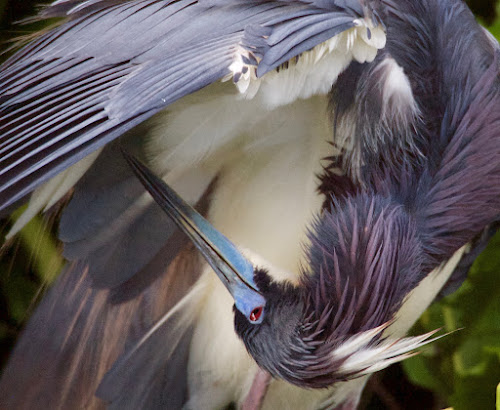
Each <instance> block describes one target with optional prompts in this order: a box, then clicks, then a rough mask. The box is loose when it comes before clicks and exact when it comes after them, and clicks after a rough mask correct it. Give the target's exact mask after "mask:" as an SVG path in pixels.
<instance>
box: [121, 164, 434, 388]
mask: <svg viewBox="0 0 500 410" xmlns="http://www.w3.org/2000/svg"><path fill="white" fill-rule="evenodd" d="M128 159H129V162H130V163H131V165H132V167H133V169H134V170H135V172H136V173H137V175H138V176H139V178H140V179H141V181H142V182H143V183H144V185H145V186H146V188H147V189H148V190H149V192H150V193H151V194H152V195H153V197H154V198H155V200H156V201H157V202H158V203H159V204H160V205H161V206H162V207H163V208H164V210H165V211H166V212H167V213H168V214H169V215H170V216H171V218H172V219H173V220H174V221H175V222H176V224H177V225H178V226H179V228H180V229H181V230H183V231H184V232H185V233H186V234H187V235H188V236H189V237H190V239H191V240H192V241H193V243H194V244H195V246H196V247H197V248H198V249H199V250H200V252H201V253H202V254H203V256H204V257H205V259H206V260H207V262H208V263H209V264H210V265H211V266H212V268H213V269H214V271H215V273H216V274H217V275H218V276H219V278H220V280H221V281H222V282H223V283H224V285H225V286H226V287H227V289H228V290H229V292H230V293H231V295H232V297H233V299H234V312H235V319H234V320H235V330H236V333H237V334H238V336H239V337H240V338H241V340H242V341H243V343H244V344H245V346H246V348H247V350H248V352H249V353H250V354H251V355H252V357H253V358H254V359H255V361H256V362H257V363H258V364H259V366H260V367H262V368H263V369H265V370H267V371H269V373H271V374H272V375H273V376H275V377H279V378H282V379H284V380H286V381H288V382H290V383H293V384H296V385H300V386H305V387H313V388H320V387H326V386H329V385H331V384H333V383H335V382H338V381H344V380H349V379H352V378H356V377H360V376H363V375H365V374H368V373H371V372H374V371H377V370H380V369H382V368H384V367H386V366H388V365H389V364H391V363H393V362H395V361H398V360H402V359H403V358H405V357H408V355H409V354H411V352H413V351H414V350H415V348H417V347H419V346H421V345H422V344H424V343H425V342H426V341H427V339H429V337H430V336H431V335H430V334H428V335H424V336H421V337H416V338H404V339H401V338H399V339H397V338H391V337H390V333H388V332H387V330H388V329H389V327H390V325H391V323H392V322H393V321H394V320H395V315H396V313H397V312H398V309H399V308H400V307H401V305H402V303H403V301H404V300H405V297H406V296H407V295H408V293H409V292H410V291H411V290H412V289H413V287H414V286H415V285H416V284H417V283H418V281H419V280H420V277H419V275H421V273H420V272H421V269H420V258H421V249H420V245H419V239H418V237H417V234H416V226H415V224H414V223H412V222H411V218H410V216H409V215H408V214H407V213H406V212H405V211H404V210H403V209H402V207H401V206H398V205H394V204H393V203H392V202H391V201H390V200H389V199H387V198H384V197H379V196H377V195H369V194H360V195H358V196H354V197H352V198H350V199H349V200H346V201H344V202H335V201H334V202H333V205H332V207H331V209H329V210H324V211H323V213H322V215H321V216H320V217H319V218H318V219H317V221H316V222H315V224H314V226H313V227H312V229H311V232H310V247H309V251H308V260H309V263H308V266H307V267H304V268H303V269H302V270H303V271H302V272H301V275H300V280H299V282H298V283H296V284H292V283H290V282H287V281H275V280H273V279H272V278H273V277H274V275H273V272H272V271H270V268H269V269H266V268H263V267H259V266H256V265H254V263H252V261H251V260H249V259H248V258H247V257H245V256H244V255H243V253H242V252H241V251H240V250H239V249H238V248H237V247H236V246H235V245H233V244H232V243H231V242H230V240H229V239H228V238H226V237H225V236H224V235H222V234H221V233H220V232H218V231H217V230H216V229H215V228H214V227H213V226H212V225H211V224H210V223H209V222H208V221H206V220H205V219H204V218H203V217H202V216H201V215H199V214H198V213H197V212H196V211H195V210H194V209H192V208H191V207H190V206H189V205H188V204H187V203H185V202H184V201H183V200H182V199H181V198H180V197H179V196H178V195H177V194H176V193H175V192H174V191H173V190H172V189H171V188H170V187H168V185H166V184H165V183H164V182H163V181H162V180H161V179H159V178H157V177H156V176H154V175H153V174H152V173H151V172H150V171H149V170H148V169H147V168H146V167H145V166H144V165H142V164H140V163H139V162H138V161H137V160H135V159H134V158H128Z"/></svg>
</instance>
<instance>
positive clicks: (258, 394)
mask: <svg viewBox="0 0 500 410" xmlns="http://www.w3.org/2000/svg"><path fill="white" fill-rule="evenodd" d="M270 381H271V375H270V374H269V373H268V372H266V371H265V370H262V369H258V370H257V373H256V374H255V377H254V379H253V382H252V387H251V388H250V391H249V392H248V395H247V397H245V400H244V401H243V403H242V405H241V410H259V409H260V408H261V407H262V403H263V402H264V397H265V396H266V393H267V388H268V387H269V382H270Z"/></svg>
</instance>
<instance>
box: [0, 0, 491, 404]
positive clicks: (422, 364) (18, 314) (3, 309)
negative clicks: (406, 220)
mask: <svg viewBox="0 0 500 410" xmlns="http://www.w3.org/2000/svg"><path fill="white" fill-rule="evenodd" d="M469 3H470V4H471V6H473V9H474V11H475V12H476V13H477V15H478V16H479V18H480V20H481V21H482V22H486V23H492V24H491V25H489V27H488V28H489V30H490V31H491V32H492V33H493V34H494V35H495V36H496V37H497V38H498V39H500V18H498V17H497V16H498V15H500V8H499V4H500V3H498V2H497V1H496V0H476V1H474V2H473V1H470V2H469ZM37 4H38V0H0V41H1V42H3V43H4V44H5V45H6V46H5V47H2V48H3V49H6V48H7V46H8V44H9V43H8V42H9V41H11V40H12V39H13V38H17V37H19V36H20V35H24V34H28V33H29V32H31V31H33V30H36V29H40V28H42V25H43V23H36V24H35V25H31V26H28V27H26V26H15V25H12V22H13V21H17V20H20V19H22V18H24V17H27V16H30V15H33V13H34V10H35V5H37ZM495 7H496V8H497V14H496V15H495V14H494V13H493V10H494V9H495ZM18 214H19V211H18V212H16V213H15V214H13V215H12V216H11V217H10V218H9V219H4V220H2V221H1V223H0V237H1V238H3V237H4V236H5V234H6V232H7V231H8V228H9V226H10V225H11V224H12V222H13V221H14V220H15V218H16V216H17V215H18ZM55 219H57V215H54V214H52V215H51V217H50V218H47V217H41V216H39V217H37V218H35V219H34V220H33V221H32V222H30V223H29V224H28V225H27V226H26V227H25V228H24V229H23V230H22V231H21V233H20V235H19V236H18V237H17V239H16V240H10V241H7V242H5V243H4V244H3V245H2V246H1V247H0V353H1V355H0V365H2V364H3V363H4V362H5V360H6V359H7V356H8V352H9V351H10V349H11V348H12V346H13V344H14V341H15V339H16V338H17V336H18V334H19V331H20V329H21V328H22V325H23V323H25V322H26V320H27V319H28V317H29V314H30V313H31V312H32V310H33V308H34V307H35V306H36V302H37V301H38V300H39V297H40V296H41V295H42V294H43V290H44V289H45V288H46V286H47V285H48V284H50V283H51V282H52V281H53V280H54V279H55V277H56V276H57V273H58V272H59V271H60V269H61V267H62V264H63V260H62V257H61V256H60V251H61V249H60V245H59V244H58V243H57V241H56V239H55V228H54V227H53V225H54V224H53V223H52V222H53V220H55ZM437 328H442V329H443V331H445V332H448V331H453V330H456V329H462V330H460V331H457V332H454V333H452V334H450V335H448V336H446V337H445V338H443V339H441V340H439V341H438V342H436V343H434V344H432V345H431V346H429V347H428V348H426V349H424V350H423V352H422V354H420V355H418V356H415V357H413V358H411V359H408V360H406V361H405V362H403V365H402V366H403V368H404V370H405V372H406V375H407V377H408V379H409V380H410V381H411V382H412V383H414V385H416V386H421V387H423V388H425V389H428V390H430V391H432V392H434V399H433V400H431V403H433V405H432V407H434V408H439V407H440V406H441V408H442V407H444V406H445V405H448V406H453V408H454V409H455V410H468V409H490V408H491V409H493V408H495V401H496V409H497V410H500V384H499V381H500V233H499V234H497V235H496V237H495V238H493V240H492V241H491V243H490V245H489V246H488V248H487V249H486V250H485V251H484V252H483V254H482V255H481V256H480V257H479V258H478V260H477V261H476V262H475V264H474V266H473V267H472V269H471V272H470V274H469V279H468V280H467V281H466V283H464V285H463V286H462V287H461V288H460V290H459V291H458V292H456V293H455V294H453V295H451V296H449V297H446V298H444V299H443V300H441V301H440V302H439V303H436V304H434V305H433V306H432V307H431V308H430V309H429V310H428V311H427V312H426V313H425V314H424V315H423V316H422V318H421V319H420V321H419V322H418V323H417V325H416V326H415V328H414V330H413V331H414V333H415V334H422V333H426V332H428V331H431V330H434V329H437ZM394 369H396V370H394ZM391 372H392V373H393V374H395V376H394V375H393V376H392V378H391V377H389V378H388V380H389V381H387V380H386V379H387V377H385V376H378V378H380V379H382V377H383V380H384V381H383V384H384V385H385V386H384V387H382V389H383V390H385V393H389V395H391V394H392V395H396V396H397V394H396V393H394V391H395V390H396V388H395V387H394V388H393V385H394V383H395V382H396V379H398V378H400V373H398V372H399V370H398V367H393V370H391V369H389V371H388V374H391ZM386 374H387V373H386ZM410 388H411V386H410ZM411 389H414V391H413V390H412V393H411V394H408V393H407V391H408V390H407V388H406V389H404V390H403V391H404V392H405V393H403V396H405V395H406V396H408V397H411V400H412V401H416V403H413V404H411V405H410V403H408V402H406V403H405V398H406V397H403V399H402V400H401V394H400V397H399V400H383V399H378V400H377V399H375V400H374V399H373V398H372V401H371V402H370V404H368V407H369V408H382V407H390V408H398V407H394V406H395V404H394V403H398V402H401V401H402V403H403V404H400V405H399V406H400V407H399V408H405V409H409V408H427V407H426V406H427V405H423V404H422V403H423V402H419V400H420V399H421V398H422V397H423V395H422V394H423V393H421V392H422V391H421V390H419V389H417V388H416V387H413V388H411ZM378 390H380V389H378ZM373 391H374V392H375V393H374V394H375V395H376V394H377V389H373ZM386 395H387V394H380V396H386ZM495 396H496V397H497V398H496V399H495ZM391 403H392V404H391ZM426 403H428V401H426Z"/></svg>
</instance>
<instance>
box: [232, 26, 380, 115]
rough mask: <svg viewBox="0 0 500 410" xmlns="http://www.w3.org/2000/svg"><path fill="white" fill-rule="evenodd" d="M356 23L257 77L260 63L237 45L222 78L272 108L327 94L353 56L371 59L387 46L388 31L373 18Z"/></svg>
mask: <svg viewBox="0 0 500 410" xmlns="http://www.w3.org/2000/svg"><path fill="white" fill-rule="evenodd" d="M354 24H355V26H354V27H353V28H351V29H349V30H346V31H344V32H342V33H340V34H338V35H337V36H335V37H332V38H331V39H329V40H327V41H325V42H324V43H321V44H319V45H317V46H316V47H314V48H312V49H311V50H309V51H306V52H304V53H302V54H301V55H300V56H298V58H293V59H291V60H290V61H288V63H287V64H286V67H283V68H282V69H280V70H279V71H277V70H273V71H270V72H268V73H266V74H265V75H264V76H263V77H261V78H257V76H256V71H255V70H256V67H257V65H258V63H259V61H258V59H257V58H255V56H253V55H251V54H250V52H249V51H248V50H246V49H245V48H243V47H237V48H236V50H235V53H234V57H233V62H232V64H231V65H230V66H229V70H230V74H228V75H227V76H226V77H225V78H224V79H223V81H227V80H229V79H233V82H234V83H235V85H236V87H237V89H238V92H239V94H240V95H241V98H244V99H253V98H255V97H259V98H261V100H262V101H263V103H264V105H266V106H267V107H268V108H269V109H273V108H276V107H279V106H282V105H286V104H289V103H292V102H293V101H295V100H297V99H305V98H309V97H311V96H313V95H322V94H327V93H328V92H329V91H330V89H331V87H332V85H333V84H334V82H335V81H336V80H337V77H338V75H339V74H340V73H341V72H342V71H343V70H344V69H345V68H346V67H347V66H348V65H349V63H350V62H351V61H352V60H353V59H354V60H356V61H358V62H360V63H364V62H371V61H373V60H374V59H375V57H376V55H377V51H378V50H379V49H381V48H383V47H384V46H385V43H386V35H385V31H384V29H383V28H382V27H381V26H374V25H373V23H372V21H371V19H358V20H355V21H354Z"/></svg>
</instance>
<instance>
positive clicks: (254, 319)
mask: <svg viewBox="0 0 500 410" xmlns="http://www.w3.org/2000/svg"><path fill="white" fill-rule="evenodd" d="M261 315H262V306H259V307H257V308H255V309H254V310H252V313H250V321H251V322H257V320H259V319H260V316H261Z"/></svg>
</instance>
